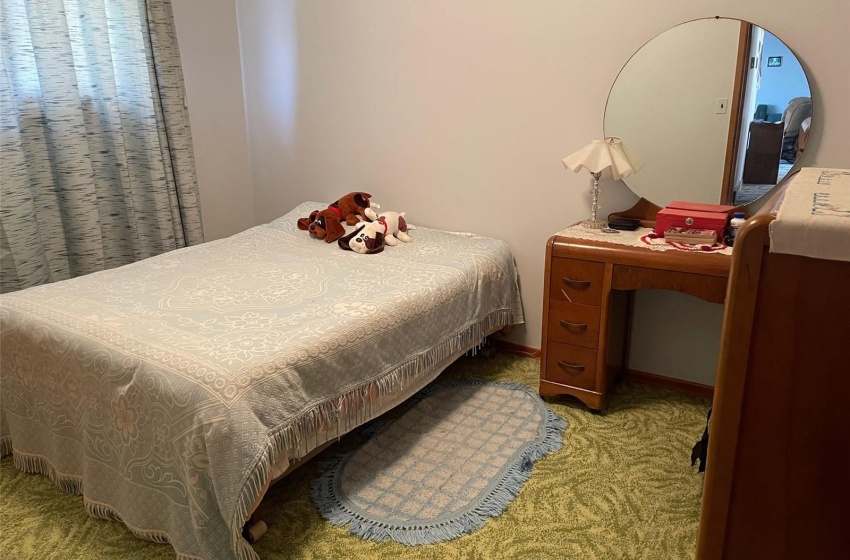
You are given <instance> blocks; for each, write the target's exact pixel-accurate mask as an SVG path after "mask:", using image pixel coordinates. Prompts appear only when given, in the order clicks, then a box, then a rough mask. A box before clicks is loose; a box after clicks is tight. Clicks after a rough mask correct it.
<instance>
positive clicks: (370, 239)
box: [339, 208, 410, 254]
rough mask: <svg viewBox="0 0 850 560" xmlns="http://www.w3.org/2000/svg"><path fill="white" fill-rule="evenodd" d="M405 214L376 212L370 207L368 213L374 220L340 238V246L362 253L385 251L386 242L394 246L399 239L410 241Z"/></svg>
mask: <svg viewBox="0 0 850 560" xmlns="http://www.w3.org/2000/svg"><path fill="white" fill-rule="evenodd" d="M405 214H406V212H402V213H401V214H399V213H398V212H382V213H381V214H376V213H375V211H374V210H372V209H371V208H369V209H367V210H366V215H367V216H368V217H369V219H371V220H373V221H372V222H370V223H368V224H366V225H364V226H361V227H360V228H358V229H357V230H355V231H354V232H353V233H351V234H349V235H346V236H345V237H343V238H342V239H340V240H339V246H340V247H342V248H343V249H349V250H351V251H355V252H357V253H361V254H367V253H368V254H372V253H380V252H381V251H383V250H384V245H385V244H386V245H389V246H390V247H394V246H395V245H398V242H399V241H402V242H404V243H409V242H410V236H409V235H408V234H407V222H406V221H405V220H404V215H405Z"/></svg>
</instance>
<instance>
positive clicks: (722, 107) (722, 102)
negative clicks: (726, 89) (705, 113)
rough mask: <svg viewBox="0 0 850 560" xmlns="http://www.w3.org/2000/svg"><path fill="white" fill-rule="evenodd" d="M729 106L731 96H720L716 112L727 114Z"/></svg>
mask: <svg viewBox="0 0 850 560" xmlns="http://www.w3.org/2000/svg"><path fill="white" fill-rule="evenodd" d="M727 107H729V98H727V97H718V98H717V107H715V108H714V112H715V113H717V114H718V115H723V114H726V111H727Z"/></svg>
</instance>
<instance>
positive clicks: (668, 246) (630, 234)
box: [555, 224, 732, 255]
mask: <svg viewBox="0 0 850 560" xmlns="http://www.w3.org/2000/svg"><path fill="white" fill-rule="evenodd" d="M618 231H620V233H603V232H602V230H598V229H586V228H584V227H582V226H581V224H577V225H574V226H570V227H568V228H567V229H564V230H561V231H559V232H558V233H556V234H555V235H562V236H564V237H572V238H574V239H589V240H591V241H604V242H605V243H616V244H617V245H626V246H628V247H641V248H643V249H651V250H653V251H681V252H683V253H705V254H708V255H712V254H717V253H720V254H721V255H731V254H732V247H730V246H728V245H726V244H725V243H715V244H714V245H685V244H683V243H667V242H666V241H664V238H663V237H662V238H654V235H655V234H654V233H653V231H652V228H644V227H642V228H637V229H636V230H635V231H625V230H618Z"/></svg>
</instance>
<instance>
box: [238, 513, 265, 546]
mask: <svg viewBox="0 0 850 560" xmlns="http://www.w3.org/2000/svg"><path fill="white" fill-rule="evenodd" d="M268 530H269V526H268V525H266V522H265V521H263V520H262V519H254V516H251V519H249V520H248V523H246V524H245V527H243V528H242V536H243V537H244V538H245V540H246V541H248V542H249V543H251V544H254V543H255V542H257V541H258V540H260V539H261V538H262V536H263V535H265V534H266V531H268Z"/></svg>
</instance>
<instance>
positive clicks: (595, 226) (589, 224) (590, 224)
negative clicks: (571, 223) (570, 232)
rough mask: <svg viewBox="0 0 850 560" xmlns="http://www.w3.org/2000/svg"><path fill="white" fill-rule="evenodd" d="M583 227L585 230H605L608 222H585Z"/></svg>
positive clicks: (582, 224)
mask: <svg viewBox="0 0 850 560" xmlns="http://www.w3.org/2000/svg"><path fill="white" fill-rule="evenodd" d="M581 227H583V228H584V229H605V228H607V227H608V222H606V221H605V220H584V221H583V222H582V223H581Z"/></svg>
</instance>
